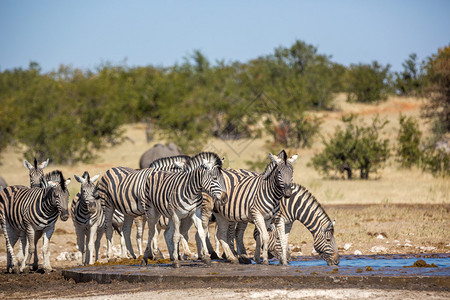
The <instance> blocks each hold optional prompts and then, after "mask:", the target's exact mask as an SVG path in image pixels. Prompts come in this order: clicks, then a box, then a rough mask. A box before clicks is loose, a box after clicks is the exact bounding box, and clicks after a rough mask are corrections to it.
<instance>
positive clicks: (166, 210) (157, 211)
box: [143, 152, 227, 267]
mask: <svg viewBox="0 0 450 300" xmlns="http://www.w3.org/2000/svg"><path fill="white" fill-rule="evenodd" d="M148 188H149V190H148V198H147V199H146V203H145V207H146V214H147V220H148V224H149V238H148V244H147V248H146V250H145V253H144V259H143V264H147V259H148V258H153V257H154V256H155V255H156V254H157V253H156V251H157V249H158V247H157V237H156V234H155V233H156V224H157V222H158V220H159V218H160V216H161V215H162V216H164V217H167V218H170V219H171V220H172V222H173V225H174V233H173V242H172V243H171V244H172V245H173V247H172V248H171V249H169V251H170V253H172V255H171V258H172V259H173V260H174V267H179V259H178V243H179V242H180V238H181V234H180V226H181V222H182V221H183V222H187V221H188V219H189V218H191V219H192V221H193V223H194V225H195V227H196V228H197V233H198V235H199V237H200V240H201V242H202V250H201V256H202V260H203V261H204V262H205V263H207V264H210V262H211V260H210V257H209V255H208V252H207V250H206V249H207V248H206V240H205V234H204V231H203V227H202V224H201V216H200V213H201V211H200V210H199V209H198V208H199V207H200V206H201V204H202V191H205V192H206V193H208V194H209V195H211V196H212V197H213V198H214V200H215V201H217V202H220V203H224V202H226V198H227V195H226V191H225V183H224V178H223V175H222V160H221V159H220V158H219V157H218V156H217V155H216V154H215V153H210V152H202V153H199V154H197V155H196V156H194V157H192V158H191V159H190V160H189V161H187V162H186V165H185V168H184V169H183V171H182V172H177V173H170V172H164V171H157V172H154V173H152V174H151V175H150V177H149V185H148ZM185 219H187V220H186V221H185Z"/></svg>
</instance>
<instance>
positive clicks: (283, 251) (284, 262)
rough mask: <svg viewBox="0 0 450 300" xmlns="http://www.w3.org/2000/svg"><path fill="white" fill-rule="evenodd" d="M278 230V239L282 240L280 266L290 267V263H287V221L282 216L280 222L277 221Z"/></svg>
mask: <svg viewBox="0 0 450 300" xmlns="http://www.w3.org/2000/svg"><path fill="white" fill-rule="evenodd" d="M275 226H276V230H277V233H278V238H279V239H280V244H281V259H280V265H288V261H287V244H288V241H287V236H286V232H285V221H284V218H283V217H282V216H280V218H278V220H277V221H276V224H275Z"/></svg>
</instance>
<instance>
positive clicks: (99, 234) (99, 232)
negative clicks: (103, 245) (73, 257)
mask: <svg viewBox="0 0 450 300" xmlns="http://www.w3.org/2000/svg"><path fill="white" fill-rule="evenodd" d="M103 233H105V229H104V227H103V226H99V227H98V228H97V238H96V239H95V261H98V252H99V250H100V242H101V240H102V237H103Z"/></svg>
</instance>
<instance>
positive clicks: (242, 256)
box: [236, 222, 252, 265]
mask: <svg viewBox="0 0 450 300" xmlns="http://www.w3.org/2000/svg"><path fill="white" fill-rule="evenodd" d="M247 224H248V223H247V222H239V223H237V226H236V251H237V253H238V255H239V262H240V263H242V264H246V265H249V264H251V263H252V260H251V259H250V258H249V257H248V255H247V250H245V245H244V233H245V229H246V228H247Z"/></svg>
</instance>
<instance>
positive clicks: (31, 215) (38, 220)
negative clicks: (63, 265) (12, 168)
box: [0, 170, 70, 272]
mask: <svg viewBox="0 0 450 300" xmlns="http://www.w3.org/2000/svg"><path fill="white" fill-rule="evenodd" d="M45 180H46V183H44V182H43V181H44V180H41V185H42V186H44V187H42V188H41V187H38V188H29V187H25V186H21V185H15V186H9V187H7V188H6V189H4V190H3V191H1V192H0V225H1V227H2V230H3V234H4V236H5V239H6V247H7V271H8V272H9V271H10V270H12V271H15V272H17V271H20V272H23V271H24V269H25V268H26V266H27V265H28V264H29V263H30V258H31V255H32V254H33V253H34V252H35V248H36V243H37V241H38V240H39V239H40V237H41V236H42V235H44V243H43V247H42V249H43V255H44V265H43V266H44V270H46V271H50V270H52V267H51V265H50V251H49V243H50V239H51V236H52V234H53V231H54V229H55V227H54V224H55V222H56V220H57V218H58V216H60V218H61V220H62V221H66V220H67V219H68V217H69V212H68V201H69V191H68V189H67V186H68V185H69V183H70V179H68V180H65V179H64V177H63V174H62V173H61V171H58V170H56V171H53V172H52V173H50V174H47V175H46V179H45ZM21 232H26V236H27V240H26V248H27V249H28V251H27V252H26V253H25V257H24V259H23V261H22V263H21V266H20V268H19V270H17V268H18V264H17V260H16V257H15V255H14V252H13V250H14V245H15V243H16V242H17V239H18V238H19V236H20V233H21ZM37 263H38V258H37V256H36V257H35V260H34V263H33V269H37V267H38V265H37Z"/></svg>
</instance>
